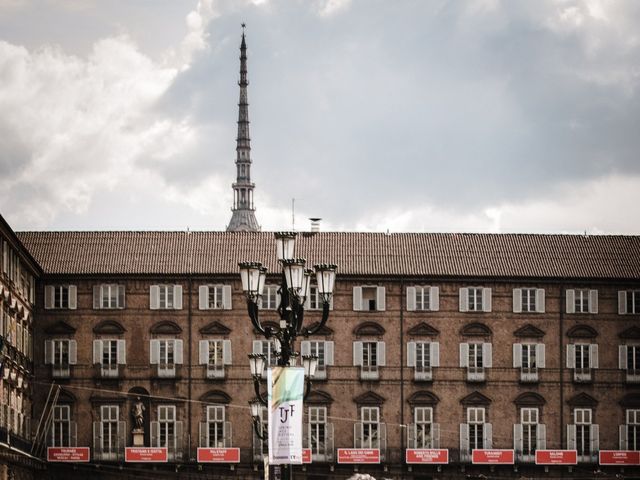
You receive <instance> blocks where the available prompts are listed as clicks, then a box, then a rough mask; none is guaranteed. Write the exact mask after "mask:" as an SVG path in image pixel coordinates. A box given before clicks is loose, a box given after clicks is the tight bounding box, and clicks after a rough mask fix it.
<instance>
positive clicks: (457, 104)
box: [0, 0, 640, 234]
mask: <svg viewBox="0 0 640 480" xmlns="http://www.w3.org/2000/svg"><path fill="white" fill-rule="evenodd" d="M243 22H245V23H246V25H247V27H246V35H247V46H248V69H249V81H250V85H249V103H250V106H249V116H250V119H251V146H252V160H253V167H252V180H253V181H254V182H255V184H256V190H255V204H256V217H257V219H258V222H259V223H260V224H261V226H262V229H263V230H289V229H292V228H294V229H296V230H308V229H309V220H308V218H309V217H321V218H322V219H323V220H322V226H321V229H322V230H325V231H328V230H339V231H374V232H387V231H389V232H400V231H418V232H423V231H424V232H490V233H506V232H516V233H524V232H530V233H581V234H583V233H585V232H586V233H588V234H602V233H606V234H640V207H639V206H640V2H638V1H637V0H627V1H624V0H583V1H577V0H535V1H529V0H526V1H525V0H523V1H518V0H503V1H501V0H468V1H464V0H455V1H454V0H450V1H445V0H393V1H389V0H109V1H103V0H0V214H2V215H3V216H4V217H5V219H7V221H8V222H9V223H10V225H11V226H12V227H13V228H14V230H17V231H19V230H186V229H191V230H224V229H225V228H226V225H227V224H228V222H229V220H230V218H231V211H230V208H231V204H232V198H233V197H232V189H231V184H232V182H233V181H234V180H235V166H234V160H235V138H236V130H237V125H236V121H237V116H238V106H237V102H238V94H239V87H238V84H237V81H238V77H239V73H238V72H239V58H238V57H239V45H240V37H241V34H242V29H241V23H243ZM293 199H295V208H292V205H293V203H294V202H292V200H293Z"/></svg>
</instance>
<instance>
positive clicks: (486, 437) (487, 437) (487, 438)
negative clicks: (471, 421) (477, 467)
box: [482, 423, 493, 448]
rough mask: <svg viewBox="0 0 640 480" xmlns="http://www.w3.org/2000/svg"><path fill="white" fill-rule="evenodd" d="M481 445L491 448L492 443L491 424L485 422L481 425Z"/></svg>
mask: <svg viewBox="0 0 640 480" xmlns="http://www.w3.org/2000/svg"><path fill="white" fill-rule="evenodd" d="M482 427H483V428H482V437H483V438H482V444H483V445H482V446H483V447H484V448H492V445H493V425H492V424H490V423H485V424H484V425H483V426H482Z"/></svg>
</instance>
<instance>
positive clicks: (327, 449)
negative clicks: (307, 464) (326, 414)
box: [302, 423, 335, 463]
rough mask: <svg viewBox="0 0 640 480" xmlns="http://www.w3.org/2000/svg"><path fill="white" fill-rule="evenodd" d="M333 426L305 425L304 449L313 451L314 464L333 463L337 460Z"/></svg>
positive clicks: (323, 424)
mask: <svg viewBox="0 0 640 480" xmlns="http://www.w3.org/2000/svg"><path fill="white" fill-rule="evenodd" d="M333 438H334V437H333V424H332V423H321V424H313V425H312V424H309V423H305V424H304V425H303V437H302V446H303V448H310V449H311V461H312V462H314V463H332V462H333V461H334V460H335V447H334V441H333Z"/></svg>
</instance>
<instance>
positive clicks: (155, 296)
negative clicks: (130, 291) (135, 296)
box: [149, 285, 160, 310]
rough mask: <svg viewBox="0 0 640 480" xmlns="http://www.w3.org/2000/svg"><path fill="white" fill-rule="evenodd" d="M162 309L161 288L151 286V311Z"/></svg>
mask: <svg viewBox="0 0 640 480" xmlns="http://www.w3.org/2000/svg"><path fill="white" fill-rule="evenodd" d="M159 307H160V286H159V285H151V287H150V288H149V309H151V310H157V309H158V308H159Z"/></svg>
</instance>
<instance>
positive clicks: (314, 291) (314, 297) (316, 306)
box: [307, 285, 322, 310]
mask: <svg viewBox="0 0 640 480" xmlns="http://www.w3.org/2000/svg"><path fill="white" fill-rule="evenodd" d="M307 309H308V310H322V300H321V299H320V296H319V295H318V286H317V285H311V287H309V302H308V304H307Z"/></svg>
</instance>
